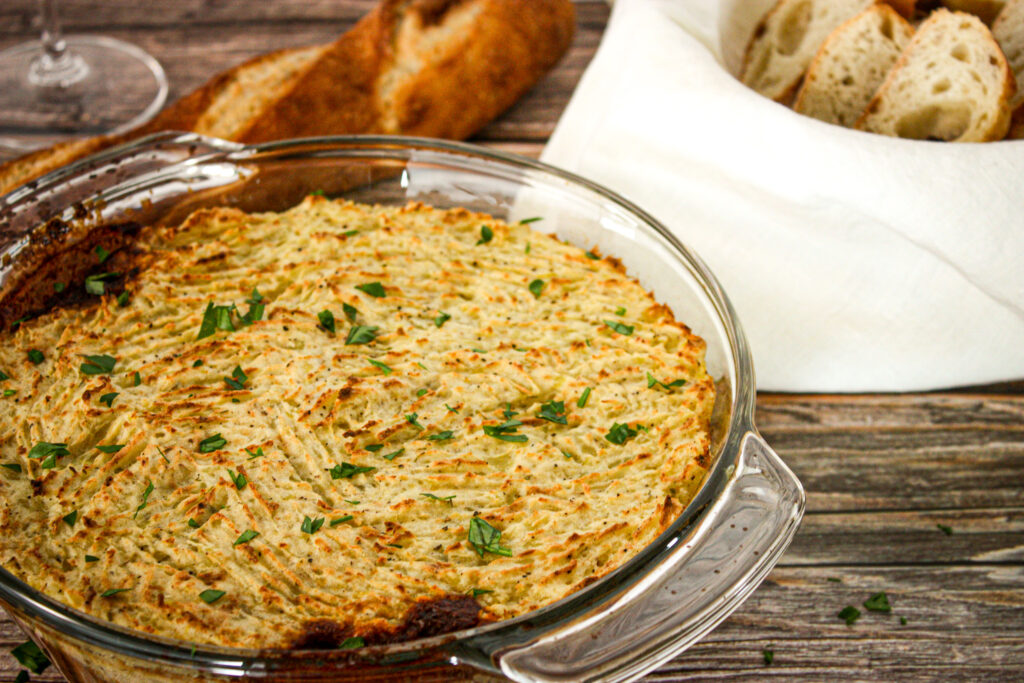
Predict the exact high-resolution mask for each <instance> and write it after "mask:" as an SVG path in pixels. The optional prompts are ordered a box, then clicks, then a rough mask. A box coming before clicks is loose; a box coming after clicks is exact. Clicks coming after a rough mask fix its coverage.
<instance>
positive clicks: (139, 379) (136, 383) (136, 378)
mask: <svg viewBox="0 0 1024 683" xmlns="http://www.w3.org/2000/svg"><path fill="white" fill-rule="evenodd" d="M140 384H142V375H140V374H139V373H137V372H136V373H135V374H134V375H132V385H133V386H136V387H137V386H139V385H140Z"/></svg>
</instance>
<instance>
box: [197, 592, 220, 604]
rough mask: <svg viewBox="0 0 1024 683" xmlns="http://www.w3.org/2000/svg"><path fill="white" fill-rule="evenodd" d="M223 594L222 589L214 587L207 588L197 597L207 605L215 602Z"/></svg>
mask: <svg viewBox="0 0 1024 683" xmlns="http://www.w3.org/2000/svg"><path fill="white" fill-rule="evenodd" d="M224 595H225V593H224V591H219V590H216V589H214V588H207V589H206V590H204V591H203V592H202V593H200V594H199V599H200V600H202V601H203V602H205V603H206V604H207V605H212V604H213V603H215V602H217V601H218V600H220V599H221V598H223V597H224Z"/></svg>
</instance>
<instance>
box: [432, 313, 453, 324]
mask: <svg viewBox="0 0 1024 683" xmlns="http://www.w3.org/2000/svg"><path fill="white" fill-rule="evenodd" d="M451 319H452V317H451V315H449V314H448V313H445V312H444V311H441V314H440V315H438V316H437V317H436V318H434V324H435V325H437V326H438V327H441V325H444V324H445V323H446V322H448V321H449V320H451Z"/></svg>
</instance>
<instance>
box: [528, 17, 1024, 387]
mask: <svg viewBox="0 0 1024 683" xmlns="http://www.w3.org/2000/svg"><path fill="white" fill-rule="evenodd" d="M770 3H771V0H722V2H718V1H717V0H618V1H617V2H616V3H615V8H614V10H613V13H612V18H611V22H610V25H609V27H608V30H607V33H606V34H605V37H604V39H603V42H602V44H601V47H600V49H599V50H598V53H597V55H596V56H595V58H594V60H593V62H592V63H591V65H590V66H589V68H588V69H587V71H586V73H585V74H584V77H583V80H582V82H581V83H580V85H579V88H578V89H577V91H576V92H575V94H574V95H573V98H572V101H571V102H570V104H569V107H568V109H567V110H566V112H565V114H564V115H563V117H562V120H561V121H560V122H559V124H558V128H557V130H556V131H555V134H554V136H553V137H552V139H551V141H550V143H549V145H548V147H547V149H546V150H545V152H544V156H543V159H544V160H545V161H547V162H549V163H552V164H554V165H556V166H561V167H563V168H566V169H569V170H571V171H574V172H576V173H579V174H580V175H583V176H585V177H587V178H590V179H592V180H594V181H596V182H598V183H601V184H604V185H606V186H608V187H610V188H611V189H613V190H615V191H617V192H619V193H621V194H623V195H625V196H626V197H627V198H629V199H631V200H633V201H634V202H636V203H637V204H639V205H640V206H642V207H643V208H645V209H646V210H648V211H649V212H651V213H652V214H653V215H654V216H655V217H657V218H658V219H659V220H661V221H662V222H663V223H665V225H667V226H668V227H669V228H670V229H671V230H672V231H673V232H675V233H676V235H677V236H678V237H679V238H680V239H681V240H682V241H683V242H684V243H685V244H687V245H688V246H690V247H691V248H692V249H693V250H694V251H696V252H697V253H698V254H699V255H700V256H701V257H703V259H704V260H705V261H706V262H707V263H708V265H709V266H710V268H711V270H712V271H713V272H714V273H715V274H716V276H717V277H718V279H719V280H720V281H721V282H722V285H723V287H724V288H725V291H726V293H727V294H728V295H729V297H730V299H731V300H732V302H733V304H734V305H735V307H736V309H737V310H738V312H739V317H740V321H741V323H742V325H743V327H744V329H745V331H746V333H747V336H748V338H749V340H750V343H751V346H752V348H753V352H754V365H755V369H756V372H757V376H758V386H759V387H760V388H762V389H769V390H781V391H844V392H845V391H851V392H852V391H901V390H921V389H932V388H941V387H948V386H954V385H965V384H975V383H986V382H994V381H1000V380H1010V379H1019V378H1022V377H1024V141H1016V142H998V143H989V144H960V145H954V144H943V143H936V142H917V141H908V140H896V139H892V138H886V137H882V136H877V135H871V134H867V133H861V132H857V131H851V130H846V129H843V128H840V127H837V126H831V125H827V124H824V123H821V122H819V121H816V120H813V119H810V118H806V117H803V116H799V115H797V114H796V113H794V112H792V111H790V110H789V109H787V108H785V107H783V106H781V105H778V104H775V103H773V102H771V101H769V100H767V99H765V98H763V97H761V96H759V95H757V94H756V93H754V92H753V91H751V90H749V89H748V88H746V87H745V86H744V85H742V84H741V83H740V82H739V81H737V80H736V79H735V78H734V77H733V76H732V75H730V72H729V70H728V69H727V67H726V65H728V66H729V67H731V68H732V69H734V70H735V69H737V64H738V61H739V59H740V58H741V55H742V50H743V46H744V45H745V43H746V40H747V37H748V36H749V35H750V32H751V30H752V27H753V25H754V19H756V17H757V16H759V15H760V12H761V10H762V9H763V8H764V6H765V5H766V4H770Z"/></svg>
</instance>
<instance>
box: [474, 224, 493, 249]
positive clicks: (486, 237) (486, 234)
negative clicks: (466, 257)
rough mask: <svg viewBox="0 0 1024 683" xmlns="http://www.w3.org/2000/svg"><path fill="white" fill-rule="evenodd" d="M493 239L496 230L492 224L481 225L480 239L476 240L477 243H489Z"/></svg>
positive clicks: (478, 244)
mask: <svg viewBox="0 0 1024 683" xmlns="http://www.w3.org/2000/svg"><path fill="white" fill-rule="evenodd" d="M492 239H494V231H493V230H491V228H490V226H488V225H482V226H480V239H478V240H477V241H476V245H477V246H480V245H481V244H487V243H488V242H490V241H491V240H492Z"/></svg>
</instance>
